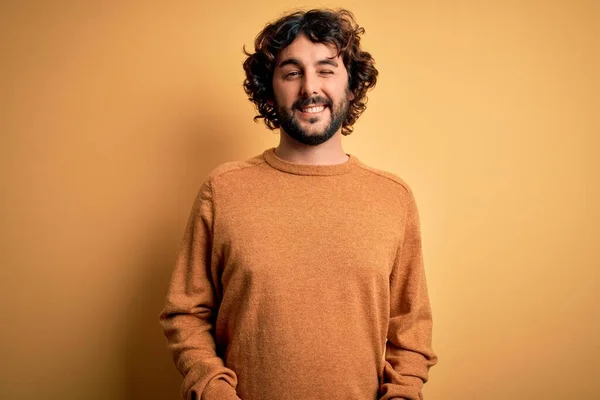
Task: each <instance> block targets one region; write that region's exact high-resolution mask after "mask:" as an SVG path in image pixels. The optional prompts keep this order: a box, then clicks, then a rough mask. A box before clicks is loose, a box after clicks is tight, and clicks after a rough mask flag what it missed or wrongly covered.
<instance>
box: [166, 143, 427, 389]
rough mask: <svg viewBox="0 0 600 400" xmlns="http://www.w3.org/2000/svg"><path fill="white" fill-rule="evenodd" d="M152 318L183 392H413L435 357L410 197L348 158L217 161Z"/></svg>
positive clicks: (390, 179)
mask: <svg viewBox="0 0 600 400" xmlns="http://www.w3.org/2000/svg"><path fill="white" fill-rule="evenodd" d="M160 322H161V324H162V327H163V329H164V332H165V335H166V337H167V339H168V346H169V348H170V350H171V352H172V354H173V356H174V359H175V363H176V365H177V368H178V369H179V371H180V372H181V373H182V374H183V376H184V380H183V384H182V388H181V394H182V396H183V397H184V398H187V399H199V400H200V399H203V400H230V399H239V398H241V399H243V400H270V399H276V400H288V399H294V400H309V399H323V400H335V399H340V400H342V399H343V400H350V399H356V400H375V399H410V400H413V399H421V398H422V394H421V388H422V386H423V383H424V382H426V381H427V376H428V370H429V368H430V367H431V366H433V365H434V364H435V363H436V361H437V357H436V356H435V354H434V353H433V351H432V348H431V328H432V320H431V310H430V306H429V300H428V295H427V288H426V282H425V274H424V270H423V262H422V255H421V238H420V234H419V219H418V215H417V208H416V205H415V201H414V197H413V194H412V192H411V191H410V189H409V188H408V186H407V185H406V184H405V183H404V182H403V181H402V180H400V179H399V178H397V177H396V176H394V175H392V174H389V173H386V172H382V171H378V170H375V169H372V168H370V167H368V166H366V165H364V164H363V163H361V162H360V161H359V160H358V159H357V158H356V157H354V156H351V155H350V158H349V160H348V161H347V162H345V163H343V164H337V165H300V164H293V163H289V162H287V161H284V160H282V159H280V158H278V157H277V156H276V154H275V152H274V150H273V149H270V150H267V151H265V152H264V153H263V154H262V155H260V156H257V157H254V158H252V159H250V160H248V161H245V162H238V163H227V164H224V165H222V166H220V167H218V168H217V169H215V170H214V171H213V172H212V173H211V174H210V176H209V177H208V179H207V180H206V181H205V182H204V184H203V185H202V186H201V188H200V191H199V194H198V197H197V199H196V201H195V203H194V206H193V209H192V212H191V215H190V219H189V222H188V226H187V229H186V232H185V235H184V238H183V242H182V247H181V252H180V254H179V256H178V259H177V262H176V265H175V269H174V272H173V276H172V278H171V283H170V287H169V291H168V294H167V299H166V304H165V307H164V309H163V311H162V313H161V315H160Z"/></svg>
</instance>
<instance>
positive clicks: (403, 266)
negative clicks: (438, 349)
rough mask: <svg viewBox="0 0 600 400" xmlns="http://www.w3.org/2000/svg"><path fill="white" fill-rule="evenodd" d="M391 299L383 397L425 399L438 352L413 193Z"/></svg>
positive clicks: (385, 399)
mask: <svg viewBox="0 0 600 400" xmlns="http://www.w3.org/2000/svg"><path fill="white" fill-rule="evenodd" d="M390 302H391V304H390V321H389V328H388V335H387V343H386V351H385V359H386V365H385V370H384V381H383V384H382V386H381V400H390V399H406V400H421V399H423V395H422V394H421V389H422V387H423V384H424V383H425V382H427V379H428V372H429V368H431V367H432V366H433V365H435V364H436V363H437V356H436V355H435V354H434V353H433V350H432V348H431V329H432V318H431V308H430V305H429V297H428V294H427V284H426V281H425V271H424V269H423V256H422V252H421V234H420V229H419V216H418V212H417V207H416V204H415V200H414V197H413V195H412V193H409V195H408V196H407V201H406V219H405V226H404V237H403V239H402V240H401V244H400V247H399V248H398V252H397V254H396V258H395V260H394V267H393V270H392V273H391V276H390Z"/></svg>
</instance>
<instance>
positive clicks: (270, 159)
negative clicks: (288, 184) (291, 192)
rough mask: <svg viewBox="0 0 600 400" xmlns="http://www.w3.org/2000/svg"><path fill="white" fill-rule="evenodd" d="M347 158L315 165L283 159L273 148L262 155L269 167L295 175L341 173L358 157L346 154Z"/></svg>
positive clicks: (348, 169)
mask: <svg viewBox="0 0 600 400" xmlns="http://www.w3.org/2000/svg"><path fill="white" fill-rule="evenodd" d="M346 155H347V156H348V160H346V161H344V162H343V163H341V164H330V165H315V164H296V163H291V162H289V161H286V160H283V159H281V158H279V157H278V156H277V154H275V148H271V149H268V150H265V152H264V153H263V157H264V158H265V161H266V162H267V164H269V165H270V166H271V167H273V168H275V169H278V170H280V171H283V172H287V173H290V174H295V175H321V176H326V175H341V174H345V173H348V172H350V171H351V170H352V168H353V167H354V166H355V165H356V164H358V159H357V158H356V157H354V156H353V155H351V154H346Z"/></svg>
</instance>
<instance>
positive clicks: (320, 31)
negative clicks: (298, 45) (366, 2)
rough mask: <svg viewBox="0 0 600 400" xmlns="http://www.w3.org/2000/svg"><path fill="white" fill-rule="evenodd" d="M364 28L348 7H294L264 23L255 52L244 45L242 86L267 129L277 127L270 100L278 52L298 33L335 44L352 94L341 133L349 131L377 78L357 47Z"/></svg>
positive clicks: (366, 55)
mask: <svg viewBox="0 0 600 400" xmlns="http://www.w3.org/2000/svg"><path fill="white" fill-rule="evenodd" d="M364 32H365V30H364V28H362V27H360V26H358V25H357V23H356V21H355V19H354V16H353V15H352V13H351V12H350V11H348V10H344V9H340V10H338V11H333V10H328V9H324V10H309V11H297V12H294V13H292V14H289V15H286V16H284V17H282V18H280V19H278V20H277V21H275V22H273V23H270V24H267V26H266V27H265V28H264V29H263V30H262V32H260V33H259V34H258V36H257V37H256V40H255V42H254V47H255V53H254V54H251V53H249V52H247V51H246V49H245V48H244V54H246V55H247V56H248V58H247V59H246V61H245V62H244V71H245V72H246V79H245V80H244V90H245V92H246V94H247V95H248V99H249V100H250V101H252V102H254V104H255V105H256V108H257V111H258V115H257V116H255V117H254V120H255V121H258V120H259V119H261V118H262V119H264V123H265V125H267V127H268V128H269V129H276V128H279V121H278V119H277V112H276V109H275V107H274V106H273V105H271V104H269V103H268V101H269V100H273V99H274V96H273V71H274V69H275V60H276V58H277V55H278V54H279V52H280V51H281V50H282V49H284V48H285V47H287V46H289V45H290V44H291V43H292V42H293V41H294V40H295V39H296V37H298V35H300V34H304V35H305V36H306V37H307V38H308V39H310V40H311V41H312V42H314V43H325V44H330V45H333V46H335V47H336V48H337V51H338V55H339V56H341V57H342V60H343V61H344V65H345V67H346V69H347V71H348V88H349V90H350V92H351V93H352V94H353V95H354V98H353V99H352V100H350V108H349V112H348V116H347V117H346V120H345V121H344V123H343V124H342V133H343V134H344V135H348V134H350V133H352V130H353V127H352V125H354V123H355V122H356V120H357V119H358V117H359V116H360V115H361V114H362V112H363V111H364V110H365V109H366V108H367V106H366V103H367V95H366V93H367V90H369V89H371V88H373V87H374V86H375V83H376V82H377V74H378V72H377V69H376V68H375V65H374V63H375V60H373V57H371V54H369V53H367V52H366V51H362V50H361V49H360V35H362V34H363V33H364Z"/></svg>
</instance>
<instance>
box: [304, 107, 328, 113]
mask: <svg viewBox="0 0 600 400" xmlns="http://www.w3.org/2000/svg"><path fill="white" fill-rule="evenodd" d="M324 109H325V106H317V107H307V108H303V109H302V112H305V113H319V112H321V111H323V110H324Z"/></svg>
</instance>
